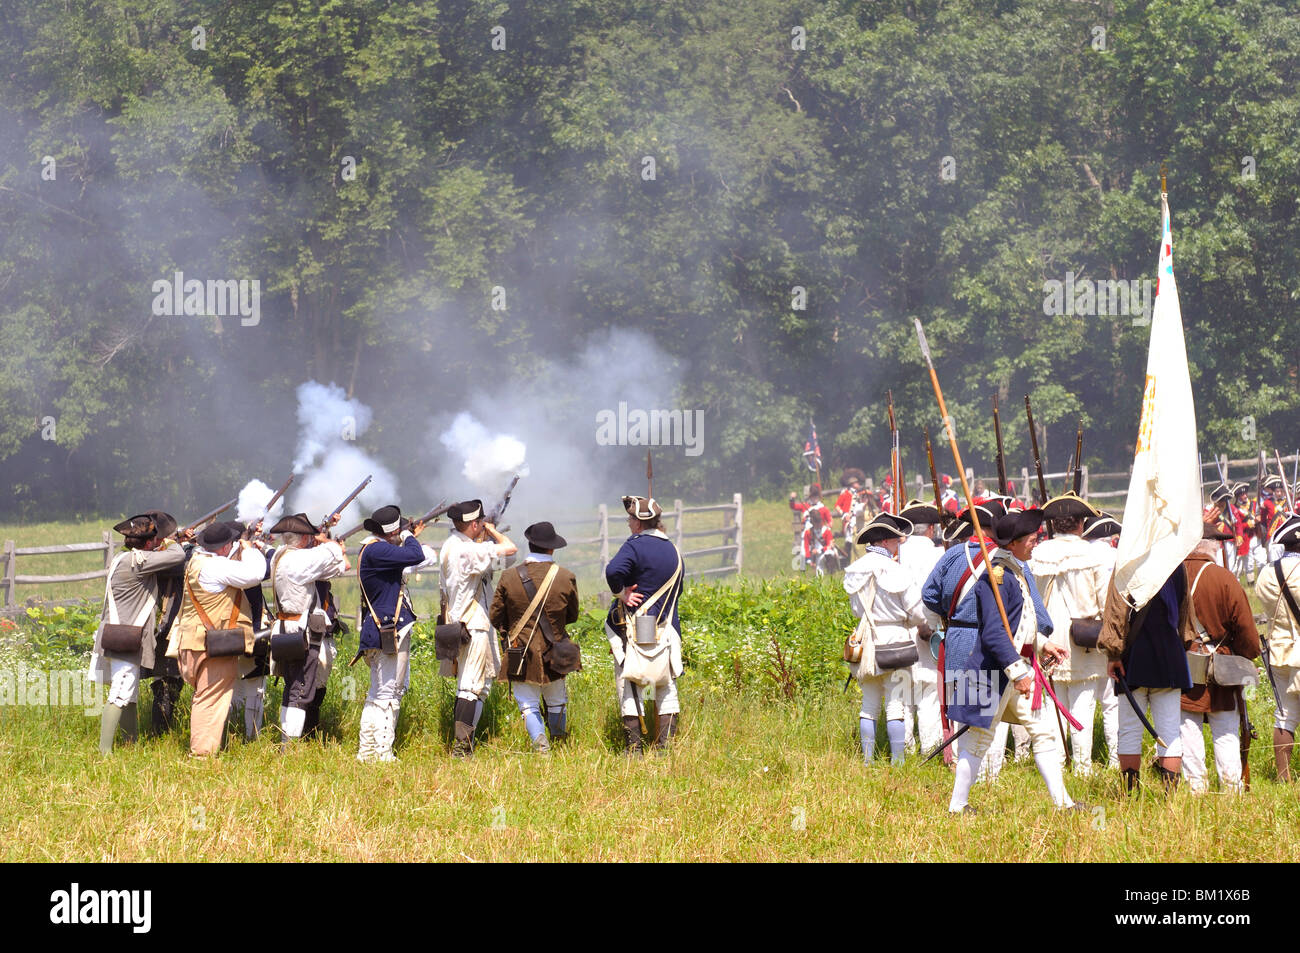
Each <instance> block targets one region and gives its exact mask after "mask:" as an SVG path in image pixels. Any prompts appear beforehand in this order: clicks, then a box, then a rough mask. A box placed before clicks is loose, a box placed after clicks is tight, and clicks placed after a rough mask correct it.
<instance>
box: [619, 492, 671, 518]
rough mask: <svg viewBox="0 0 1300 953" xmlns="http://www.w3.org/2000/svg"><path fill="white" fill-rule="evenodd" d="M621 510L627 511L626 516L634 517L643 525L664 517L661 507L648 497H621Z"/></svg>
mask: <svg viewBox="0 0 1300 953" xmlns="http://www.w3.org/2000/svg"><path fill="white" fill-rule="evenodd" d="M623 509H625V510H627V515H628V516H634V517H636V518H637V519H639V520H641V521H642V522H643V523H644V522H645V521H647V520H652V519H655V518H656V517H659V516H663V515H664V510H663V507H662V506H660V505H659V504H658V503H656V502H655V501H654V499H652V498H651V497H648V496H625V497H623Z"/></svg>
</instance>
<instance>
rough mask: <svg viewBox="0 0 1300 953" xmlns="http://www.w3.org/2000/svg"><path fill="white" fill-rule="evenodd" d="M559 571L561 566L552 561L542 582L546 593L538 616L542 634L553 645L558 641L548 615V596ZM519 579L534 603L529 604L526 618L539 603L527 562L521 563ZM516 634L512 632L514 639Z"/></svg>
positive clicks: (511, 635)
mask: <svg viewBox="0 0 1300 953" xmlns="http://www.w3.org/2000/svg"><path fill="white" fill-rule="evenodd" d="M559 571H560V570H559V566H557V565H556V564H555V563H554V562H552V563H551V568H550V569H549V570H548V571H547V573H546V577H545V578H544V579H543V580H542V584H543V585H544V586H545V587H546V594H545V596H544V597H543V598H542V601H541V603H540V606H541V608H540V609H539V613H540V615H539V617H538V621H539V622H540V623H541V626H542V636H543V637H544V638H545V639H546V641H547V642H548V643H550V644H551V645H554V644H555V642H556V639H555V629H554V627H553V626H552V625H551V620H550V619H549V618H547V616H546V597H549V596H550V590H551V583H552V581H553V580H554V577H555V576H556V575H558V574H559ZM519 581H520V582H521V583H522V584H523V587H524V595H526V596H528V598H529V599H531V600H532V603H531V604H530V605H529V606H528V613H526V614H525V618H527V615H528V614H531V613H532V611H533V606H534V605H537V604H538V603H537V587H536V586H534V585H533V579H532V577H531V576H529V575H528V563H527V562H522V563H520V564H519ZM515 634H516V633H514V632H511V634H510V638H511V640H512V641H513V640H514V637H515Z"/></svg>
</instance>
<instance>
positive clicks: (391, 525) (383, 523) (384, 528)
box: [361, 506, 402, 536]
mask: <svg viewBox="0 0 1300 953" xmlns="http://www.w3.org/2000/svg"><path fill="white" fill-rule="evenodd" d="M361 525H362V526H364V527H365V528H366V530H367V531H369V532H371V533H374V534H375V535H376V536H387V535H388V534H389V533H395V532H397V528H398V527H399V526H401V525H402V511H401V510H400V509H399V508H398V507H396V506H381V507H380V508H379V509H377V510H375V511H374V512H373V513H371V514H370V518H369V519H367V520H362V521H361Z"/></svg>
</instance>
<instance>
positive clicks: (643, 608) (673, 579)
mask: <svg viewBox="0 0 1300 953" xmlns="http://www.w3.org/2000/svg"><path fill="white" fill-rule="evenodd" d="M669 545H670V546H671V545H672V544H671V543H669ZM673 552H676V553H677V568H676V569H674V570H673V574H672V575H671V576H669V577H668V581H667V582H665V583H664V584H663V585H662V586H660V587H659V588H658V589H657V590H656V591H655V594H654V595H653V596H651V597H650V598H649V599H647V600H645V602H643V603H641V604H640V605H639V606H637V608H636V612H634V613H632V614H633V616H638V615H645V614H646V612H647V611H648V610H649V609H650V607H651V606H652V605H654V604H655V603H656V602H658V601H659V599H660V598H661V597H662V596H663V595H664V594H665V593H667V592H668V591H670V590H671V589H672V588H673V586H674V585H676V584H677V580H678V578H679V577H680V576H681V574H682V554H681V553H680V552H677V547H676V546H673ZM665 615H667V616H669V617H670V618H671V617H672V612H671V611H669V612H667V613H663V612H661V613H659V624H662V623H663V617H664V616H665Z"/></svg>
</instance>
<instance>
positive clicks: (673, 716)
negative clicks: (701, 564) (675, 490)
mask: <svg viewBox="0 0 1300 953" xmlns="http://www.w3.org/2000/svg"><path fill="white" fill-rule="evenodd" d="M623 508H624V509H625V510H627V514H628V517H627V525H628V529H630V530H631V531H632V535H631V536H629V537H628V538H627V540H626V541H625V542H624V543H623V545H622V546H621V547H620V548H619V551H618V552H617V553H616V554H615V555H614V558H613V559H611V560H610V561H609V565H607V566H606V567H605V581H606V582H607V583H608V584H609V588H610V591H611V592H613V593H615V594H616V595H617V596H618V599H617V601H616V602H615V603H614V604H613V605H612V606H611V607H610V611H609V615H608V617H607V618H606V620H605V634H606V635H607V636H608V638H609V649H610V652H611V653H612V654H613V656H614V687H615V691H616V692H617V695H618V703H619V710H620V713H621V714H622V717H623V731H624V733H625V735H626V736H627V747H628V752H629V753H630V754H636V753H639V752H640V751H641V747H642V743H643V737H644V723H643V718H644V713H643V711H642V708H641V693H642V692H643V691H644V690H645V688H646V687H648V686H650V685H654V688H655V710H656V711H657V712H658V713H659V724H658V730H657V732H656V734H655V740H654V746H655V747H656V748H663V747H666V746H667V744H668V742H669V740H670V739H671V738H672V736H673V735H674V734H676V733H677V715H678V714H679V713H680V712H681V707H680V703H679V702H678V698H677V679H678V677H679V676H680V675H681V674H682V637H681V629H680V622H679V619H678V616H677V600H678V598H679V597H680V596H681V591H682V576H683V571H684V567H683V565H682V556H681V553H679V552H678V551H677V547H676V546H674V545H673V543H672V541H671V540H670V539H669V538H668V535H667V534H666V533H664V531H663V530H662V529H661V528H660V526H659V521H660V518H661V517H662V516H663V509H662V508H661V507H660V506H659V504H658V503H656V502H655V501H654V500H652V499H649V498H648V497H643V496H625V497H623ZM638 618H643V619H644V620H645V621H642V622H641V623H639V625H638V622H637V619H638Z"/></svg>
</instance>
